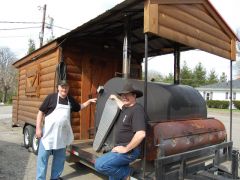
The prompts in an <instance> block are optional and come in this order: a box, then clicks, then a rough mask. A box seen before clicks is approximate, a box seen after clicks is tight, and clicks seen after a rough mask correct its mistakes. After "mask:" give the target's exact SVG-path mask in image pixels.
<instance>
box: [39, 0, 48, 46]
mask: <svg viewBox="0 0 240 180" xmlns="http://www.w3.org/2000/svg"><path fill="white" fill-rule="evenodd" d="M46 9H47V5H46V4H44V6H43V19H42V30H41V32H40V34H39V39H40V47H42V45H43V38H44V27H45V17H46Z"/></svg>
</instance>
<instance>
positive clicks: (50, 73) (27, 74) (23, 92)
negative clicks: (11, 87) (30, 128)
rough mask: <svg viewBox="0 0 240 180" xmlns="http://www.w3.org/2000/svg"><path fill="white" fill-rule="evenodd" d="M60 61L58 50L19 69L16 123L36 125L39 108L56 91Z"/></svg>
mask: <svg viewBox="0 0 240 180" xmlns="http://www.w3.org/2000/svg"><path fill="white" fill-rule="evenodd" d="M58 61H59V49H56V50H54V51H52V52H51V53H48V54H45V55H44V56H42V57H41V58H39V59H37V60H35V61H30V62H29V63H26V64H25V65H24V66H22V67H20V68H19V79H18V96H17V99H18V101H17V102H15V101H14V102H13V103H14V113H13V114H16V115H13V120H14V122H15V121H16V122H18V123H20V124H22V122H26V123H29V124H33V125H35V121H36V116H37V112H38V109H39V106H40V105H41V103H42V101H43V100H44V98H45V97H46V96H47V95H48V94H50V93H53V92H55V90H56V87H55V75H56V66H57V64H58ZM15 107H16V109H15ZM15 111H16V112H15Z"/></svg>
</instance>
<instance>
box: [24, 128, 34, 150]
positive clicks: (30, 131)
mask: <svg viewBox="0 0 240 180" xmlns="http://www.w3.org/2000/svg"><path fill="white" fill-rule="evenodd" d="M34 134H35V129H34V127H33V126H31V125H27V126H26V127H25V128H24V130H23V143H24V147H25V148H29V147H32V138H33V136H34Z"/></svg>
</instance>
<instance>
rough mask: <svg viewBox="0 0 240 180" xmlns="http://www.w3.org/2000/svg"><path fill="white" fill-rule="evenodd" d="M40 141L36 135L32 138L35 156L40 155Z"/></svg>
mask: <svg viewBox="0 0 240 180" xmlns="http://www.w3.org/2000/svg"><path fill="white" fill-rule="evenodd" d="M38 147H39V140H38V139H37V138H36V135H34V136H33V138H32V151H33V153H34V154H35V155H37V154H38Z"/></svg>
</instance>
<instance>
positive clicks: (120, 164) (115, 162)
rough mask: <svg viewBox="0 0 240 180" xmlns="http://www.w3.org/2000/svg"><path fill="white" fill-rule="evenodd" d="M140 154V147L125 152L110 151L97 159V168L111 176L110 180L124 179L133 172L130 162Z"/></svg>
mask: <svg viewBox="0 0 240 180" xmlns="http://www.w3.org/2000/svg"><path fill="white" fill-rule="evenodd" d="M139 155H140V148H135V149H134V150H132V151H131V152H128V153H124V154H121V153H116V152H108V153H106V154H104V155H102V156H101V157H99V158H97V159H96V162H95V168H96V170H97V171H98V172H100V173H102V174H105V175H106V176H109V180H122V179H124V178H126V177H127V176H128V175H129V174H130V172H131V168H130V167H129V163H131V162H133V161H134V160H136V159H137V158H138V156H139Z"/></svg>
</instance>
